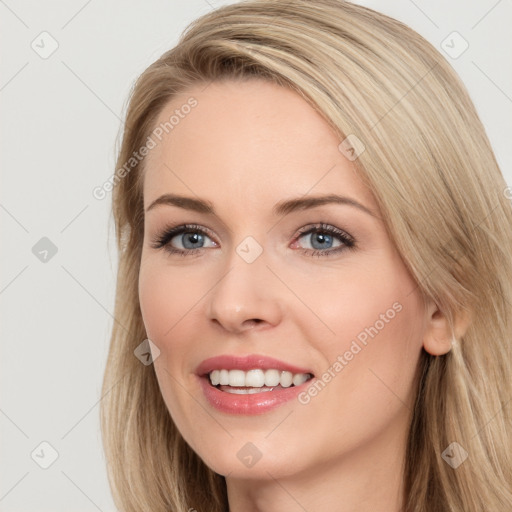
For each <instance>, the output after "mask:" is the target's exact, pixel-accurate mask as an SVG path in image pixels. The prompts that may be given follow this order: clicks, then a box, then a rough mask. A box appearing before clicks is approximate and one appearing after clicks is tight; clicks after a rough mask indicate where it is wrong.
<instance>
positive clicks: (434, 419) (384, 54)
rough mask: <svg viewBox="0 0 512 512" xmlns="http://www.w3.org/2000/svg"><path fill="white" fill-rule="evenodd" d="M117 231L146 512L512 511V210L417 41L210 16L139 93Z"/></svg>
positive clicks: (327, 21) (112, 445) (109, 395)
mask: <svg viewBox="0 0 512 512" xmlns="http://www.w3.org/2000/svg"><path fill="white" fill-rule="evenodd" d="M113 212H114V217H115V222H116V229H117V237H118V246H119V250H120V260H119V270H118V272H119V273H118V287H117V300H116V312H115V317H116V320H117V322H116V324H115V325H114V329H113V333H112V340H111V348H110V353H109V358H108V363H107V368H106V373H105V380H104V394H105V398H104V399H103V401H102V429H103V436H104V444H105V451H106V455H107V460H108V462H109V478H110V482H111V486H112V489H113V493H114V497H115V500H116V503H117V504H118V506H119V507H120V509H121V510H123V511H140V510H151V511H153V512H155V511H164V510H165V511H169V510H173V511H180V512H183V511H187V510H197V511H219V512H224V511H226V510H229V511H230V512H240V511H249V510H250V511H277V510H279V511H295V510H308V511H316V510H332V511H341V512H347V511H355V510H357V511H358V512H366V511H374V510H380V511H386V512H388V511H389V512H398V511H404V512H413V511H414V512H420V511H422V512H423V511H424V512H426V511H429V512H444V511H446V512H448V511H464V512H477V511H482V510H486V511H490V510H492V511H493V512H498V511H499V512H508V511H510V510H512V488H511V482H512V461H511V453H512V451H511V426H512V423H511V416H512V415H511V405H510V403H511V402H510V400H511V396H512V389H511V387H512V384H511V380H510V378H509V375H510V361H511V348H512V345H511V344H512V336H511V334H512V306H511V304H512V286H511V284H512V236H511V231H510V226H511V223H512V209H511V205H510V202H509V200H508V199H507V197H506V184H505V181H504V179H503V176H502V175H501V173H500V170H499V168H498V165H497V163H496V160H495V157H494V155H493V152H492V149H491V146H490V144H489V141H488V139H487V137H486V135H485V131H484V128H483V126H482V124H481V122H480V121H479V119H478V116H477V114H476V112H475V109H474V107H473V104H472V103H471V100H470V98H469V96H468V94H467V92H466V90H465V88H464V86H463V85H462V84H461V82H460V80H459V79H458V78H457V76H456V74H455V73H454V71H453V70H452V69H451V67H450V66H449V65H448V64H447V63H446V61H445V60H444V58H443V57H442V56H441V55H440V54H439V52H437V51H436V50H435V49H434V48H433V47H432V46H431V45H430V44H429V43H428V42H426V41H425V40H424V39H423V38H422V37H420V36H419V35H418V34H416V33H415V32H414V31H412V30H411V29H410V28H408V27H406V26H404V25H403V24H401V23H399V22H398V21H395V20H393V19H391V18H389V17H386V16H384V15H382V14H379V13H377V12H375V11H372V10H370V9H367V8H364V7H361V6H357V5H353V4H350V3H348V2H341V1H338V0H319V1H315V2H306V1H300V0H294V1H284V0H282V1H281V0H276V1H251V2H242V3H239V4H235V5H229V6H226V7H223V8H221V9H218V10H216V11H214V12H211V13H209V14H208V15H205V16H203V17H202V18H200V19H198V20H197V21H196V22H194V23H193V24H192V25H191V26H190V27H189V28H188V29H187V31H186V32H185V34H184V35H183V37H182V38H181V40H180V41H179V43H178V45H177V46H176V47H175V48H173V49H172V50H170V51H169V52H167V53H165V54H164V55H163V56H162V57H161V58H160V59H159V60H158V61H156V62H155V63H154V64H152V65H151V66H150V67H149V68H148V69H147V70H146V71H145V72H144V73H143V74H142V76H141V77H140V78H139V80H138V81H137V83H136V85H135V88H134V90H133V94H132V97H131V101H130V106H129V109H128V113H127V119H126V125H125V131H124V135H123V141H122V146H121V149H120V153H119V159H118V165H117V171H116V180H115V189H114V198H113ZM151 363H153V364H151Z"/></svg>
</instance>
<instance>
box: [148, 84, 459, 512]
mask: <svg viewBox="0 0 512 512" xmlns="http://www.w3.org/2000/svg"><path fill="white" fill-rule="evenodd" d="M205 87H206V86H205V84H197V85H195V86H194V87H192V88H190V89H189V90H187V91H186V92H184V93H182V94H180V95H179V96H177V97H175V98H173V100H172V101H171V102H169V103H168V105H167V106H166V107H165V109H164V110H163V111H162V113H161V115H160V117H159V120H158V121H157V124H159V123H160V122H165V121H166V120H168V119H169V117H170V116H171V115H172V113H173V112H174V111H175V109H177V108H178V109H179V108H180V106H182V105H183V104H185V103H186V102H187V100H188V98H190V97H191V96H193V97H194V98H196V99H197V101H198V104H197V106H196V107H195V108H194V109H193V110H192V111H191V112H190V114H188V115H187V116H184V118H183V119H180V122H179V124H177V125H176V126H175V127H174V129H173V130H172V131H170V132H169V134H168V135H167V136H166V137H164V138H163V139H162V142H161V143H159V144H158V145H157V146H156V147H155V148H154V149H152V150H151V152H150V154H149V155H148V158H147V161H146V170H145V177H144V208H145V209H147V208H148V206H149V205H150V204H151V203H152V202H153V201H155V200H156V199H157V198H158V197H159V196H161V195H162V194H165V193H171V192H172V193H174V194H180V195H185V196H191V197H195V198H197V197H199V198H202V199H206V200H208V201H210V202H211V203H212V204H213V206H214V208H215V211H216V212H217V216H213V215H210V214H205V213H198V212H193V211H189V210H185V209H183V208H180V207H177V206H170V205H159V206H156V207H154V208H152V209H150V210H149V211H147V212H146V214H145V234H144V248H143V253H142V261H141V268H140V280H139V293H140V305H141V310H142V314H143V319H144V324H145V327H146V330H147V334H148V337H149V338H150V339H151V340H152V341H153V342H154V343H155V345H156V346H157V347H158V348H159V350H160V355H159V357H157V358H156V360H155V362H154V368H155V371H156V375H157V378H158V382H159V385H160V389H161V392H162V395H163V398H164V400H165V403H166V405H167V407H168V409H169V411H170V414H171V416H172V419H173V420H174V422H175V424H176V425H177V427H178V429H179V430H180V432H181V434H182V435H183V437H184V439H185V440H186V441H187V443H188V444H189V445H190V446H191V447H192V448H193V449H194V450H195V452H196V453H197V454H198V455H199V456H200V457H201V459H202V460H203V461H204V462H205V463H206V464H207V465H208V466H209V467H210V468H212V469H213V470H214V471H216V472H217V473H219V474H221V475H224V476H226V482H227V488H228V496H229V506H230V511H231V512H242V511H265V512H273V511H280V512H292V511H293V512H295V511H297V512H298V511H303V510H308V511H309V512H314V511H326V510H336V511H338V512H355V511H357V512H367V511H368V512H370V511H371V512H373V511H375V510H379V511H381V512H398V510H399V508H400V503H401V495H402V491H403V489H402V486H401V477H402V471H403V458H404V453H405V442H406V436H407V429H408V426H409V422H410V414H411V406H412V402H413V399H414V395H415V376H416V365H417V363H418V358H419V356H420V353H421V351H422V350H423V349H425V350H427V351H428V352H430V353H432V354H436V355H440V354H443V353H446V352H447V351H448V350H449V349H450V339H451V337H450V336H449V334H448V328H447V323H446V319H445V318H444V317H443V315H442V314H441V312H440V311H439V310H438V309H437V308H436V306H435V304H432V303H429V302H425V301H424V300H423V298H422V297H421V296H420V292H419V289H418V287H417V286H416V283H415V282H414V280H413V279H412V277H411V275H410V274H409V273H408V271H407V269H406V267H405V266H404V263H403V261H402V259H401V257H400V255H399V254H398V252H397V250H396V248H395V246H394V244H393V242H392V240H390V238H389V236H388V234H387V231H386V229H385V221H384V220H383V219H382V218H381V216H380V212H379V210H378V208H377V204H376V202H375V199H374V197H373V196H372V194H371V193H370V191H369V190H368V189H367V188H366V187H365V186H364V185H363V183H362V181H361V180H360V179H359V178H358V176H357V174H356V171H355V169H354V165H353V163H352V162H351V161H349V160H348V159H347V158H346V157H345V156H344V155H343V154H342V153H341V152H340V151H339V149H338V145H339V144H340V142H341V141H340V140H339V139H338V137H337V136H336V135H335V134H334V133H333V132H332V131H331V129H330V128H329V126H328V125H327V123H326V122H325V120H324V119H323V118H322V117H321V116H320V115H319V114H318V113H317V112H315V110H314V109H313V108H311V106H309V105H308V104H307V103H306V102H305V101H304V100H303V99H302V98H301V97H300V96H299V95H297V94H296V93H295V92H293V91H290V90H287V89H284V88H281V87H279V86H277V85H274V84H270V83H267V82H263V81H260V80H256V79H251V80H248V81H245V82H242V83H235V82H233V81H223V82H214V83H212V84H210V85H209V86H208V87H206V88H205ZM332 193H335V194H339V195H344V196H348V197H350V198H352V199H354V200H356V201H358V202H359V203H361V204H363V205H364V206H366V207H367V208H369V209H371V210H372V211H373V212H374V214H375V215H369V214H368V213H365V212H363V211H361V210H359V209H357V208H355V207H353V206H350V205H339V204H326V205H322V206H317V207H315V208H313V209H308V210H302V211H296V212H292V213H289V214H287V215H285V216H282V217H276V216H274V215H273V213H272V207H273V206H274V205H275V204H276V203H278V202H280V201H282V200H284V199H290V198H298V197H302V196H304V195H306V196H312V195H315V196H316V195H324V194H332ZM320 222H323V223H326V224H329V225H332V226H334V227H337V228H338V229H340V230H342V231H345V232H346V233H348V234H350V235H351V236H352V237H353V238H354V239H355V241H356V248H355V249H349V248H347V247H345V249H344V250H343V251H341V252H338V253H333V255H331V256H319V257H318V256H312V255H311V254H305V253H304V252H302V250H301V249H305V250H306V251H307V250H308V249H311V247H312V245H311V244H313V243H314V240H312V239H314V235H311V234H309V235H301V236H300V238H299V237H298V236H299V235H298V233H297V231H298V230H299V229H300V228H302V227H305V226H311V225H315V224H317V223H320ZM185 223H194V224H198V225H200V226H202V227H205V228H208V229H209V230H210V232H211V236H210V235H207V236H206V237H205V238H204V247H205V248H203V249H200V250H199V251H198V249H189V255H188V256H185V257H183V256H181V255H175V254H169V253H167V252H166V251H165V249H164V248H159V249H156V248H154V247H152V243H153V242H154V240H155V239H156V238H157V237H158V236H160V235H161V233H162V231H163V230H164V229H165V227H166V226H167V225H168V224H172V225H181V224H185ZM247 236H251V237H253V238H254V239H255V240H256V241H257V242H258V244H259V245H260V246H261V248H262V249H263V252H262V254H261V255H260V256H259V257H258V258H256V260H255V261H254V262H252V263H247V262H246V261H244V260H243V259H242V258H241V257H240V256H239V255H238V254H237V252H236V248H237V246H238V245H239V244H240V243H241V242H242V241H243V240H244V239H245V238H246V237H247ZM183 239H184V237H183V235H178V236H177V237H175V238H174V239H173V245H174V247H175V248H181V247H183V246H182V245H181V244H182V243H186V241H185V242H184V240H183ZM324 243H325V242H324ZM331 244H332V245H330V244H329V243H327V245H325V248H324V249H321V250H322V251H323V252H324V253H327V252H328V251H329V250H332V249H333V248H334V247H337V246H339V245H341V244H343V242H341V241H339V239H337V238H336V237H335V236H334V238H333V241H332V243H331ZM199 245H200V244H199ZM317 247H318V246H317ZM193 251H195V254H196V255H194V254H192V252H193ZM394 303H399V304H400V305H401V311H400V312H398V313H396V315H395V316H394V318H393V319H392V320H389V322H387V323H385V327H384V328H382V329H381V330H379V332H378V334H377V335H376V336H374V337H373V338H369V339H368V343H367V345H366V346H364V348H363V349H362V350H361V351H360V352H358V353H357V355H355V356H354V357H353V359H352V360H351V361H350V362H349V363H348V364H347V365H346V366H345V367H344V368H343V370H342V371H340V372H339V373H337V374H336V376H335V377H334V378H332V379H331V381H330V382H329V383H328V384H327V385H326V386H325V387H324V388H323V389H322V390H321V392H319V393H318V394H317V396H315V397H314V398H312V399H311V401H310V402H309V403H307V404H301V403H299V402H298V401H297V400H292V401H291V402H288V403H286V404H284V405H282V406H280V407H278V408H277V409H274V410H272V411H270V412H267V413H265V414H262V415H257V416H243V415H232V414H227V413H223V412H219V411H217V410H216V409H214V408H212V407H211V406H210V405H209V403H208V402H207V400H206V399H205V397H204V395H203V393H202V390H201V388H200V386H199V384H198V381H197V378H196V376H195V368H196V367H197V365H198V364H199V363H200V362H201V361H203V360H204V359H206V358H209V357H212V356H216V355H220V354H237V355H245V354H251V353H257V354H264V355H268V356H270V357H274V358H277V359H281V360H285V361H288V362H290V363H292V364H295V365H298V366H302V367H306V368H310V369H311V371H312V373H314V375H315V376H316V377H320V376H322V374H323V373H324V372H325V371H326V370H327V369H328V368H329V367H332V365H333V363H334V362H335V361H336V360H337V357H338V356H339V355H343V354H344V353H345V352H346V351H347V350H348V349H349V348H350V345H351V343H352V341H353V340H354V339H356V337H357V335H358V334H360V333H361V332H362V331H364V329H365V327H369V326H372V325H375V323H376V321H377V320H379V318H381V317H380V315H381V314H385V312H386V311H387V310H389V309H390V308H391V307H392V305H393V304H394ZM247 442H251V443H253V444H254V445H255V446H256V447H257V449H258V450H259V452H260V453H261V459H260V460H259V461H258V462H257V463H256V464H255V465H254V466H252V467H250V468H248V467H246V466H245V465H244V464H243V463H242V462H241V461H240V460H239V458H238V457H237V453H238V451H239V450H240V449H241V448H242V447H243V446H244V445H245V444H246V443H247Z"/></svg>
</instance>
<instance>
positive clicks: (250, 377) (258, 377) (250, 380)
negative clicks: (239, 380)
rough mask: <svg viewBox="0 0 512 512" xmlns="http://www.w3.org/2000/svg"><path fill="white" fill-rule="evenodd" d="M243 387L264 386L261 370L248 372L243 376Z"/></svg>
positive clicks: (263, 376)
mask: <svg viewBox="0 0 512 512" xmlns="http://www.w3.org/2000/svg"><path fill="white" fill-rule="evenodd" d="M245 385H246V386H251V387H253V388H261V386H264V385H265V374H264V373H263V370H249V371H248V372H247V373H246V374H245Z"/></svg>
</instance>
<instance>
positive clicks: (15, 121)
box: [0, 0, 512, 512]
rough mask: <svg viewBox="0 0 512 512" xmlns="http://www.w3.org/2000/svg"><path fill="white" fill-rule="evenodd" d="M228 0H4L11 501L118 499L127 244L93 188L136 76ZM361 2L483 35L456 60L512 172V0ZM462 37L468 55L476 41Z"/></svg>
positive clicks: (80, 504) (1, 413)
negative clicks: (107, 408)
mask: <svg viewBox="0 0 512 512" xmlns="http://www.w3.org/2000/svg"><path fill="white" fill-rule="evenodd" d="M226 3H232V2H220V1H219V2H214V1H213V0H208V1H206V0H190V1H186V2H185V1H176V0H172V1H167V2H164V1H158V0H151V1H146V2H142V1H140V2H135V1H125V2H122V1H121V0H107V1H103V2H101V1H100V0H89V1H85V0H74V1H67V2H64V1H58V0H51V1H47V2H36V1H34V0H33V1H25V2H18V3H16V2H14V0H5V1H2V0H0V34H1V36H0V37H1V52H2V61H1V65H0V66H1V76H0V93H1V94H0V100H1V114H0V116H1V121H2V122H1V130H2V133H1V138H0V140H1V144H2V147H1V153H0V154H1V159H2V162H1V163H2V165H1V172H2V186H1V189H0V220H1V226H2V235H3V240H2V251H1V259H2V262H1V263H2V264H1V269H2V273H1V276H0V301H1V308H2V324H1V325H2V333H1V344H2V345H1V348H2V351H1V358H0V361H1V363H0V364H1V372H0V376H1V377H0V378H1V388H0V389H1V391H2V393H1V402H0V436H1V437H0V439H1V450H2V451H1V460H2V464H1V473H0V510H1V511H5V512H7V511H36V510H37V511H39V512H44V511H52V512H59V511H63V512H64V511H69V510H77V511H78V510H80V511H96V510H101V511H113V510H114V506H113V502H112V499H111V497H110V491H109V488H108V484H107V478H106V472H105V461H104V458H103V454H102V449H101V444H100V434H99V415H98V413H99V401H100V400H101V393H100V389H101V380H102V374H103V369H104V365H105V360H106V354H107V348H108V342H109V333H110V329H111V326H112V322H113V319H112V311H113V297H114V285H115V269H116V264H115V250H114V248H115V244H114V243H113V232H112V231H111V229H110V227H109V209H110V202H109V201H110V195H107V197H106V198H105V199H103V200H97V199H95V198H94V197H93V195H92V190H93V189H94V187H96V186H101V185H102V184H103V183H104V181H105V180H106V179H108V178H109V177H110V176H111V174H112V173H113V171H114V163H115V141H116V137H117V135H118V132H119V129H120V124H121V119H122V118H123V115H124V112H125V107H126V99H127V96H128V92H129V90H130V87H131V85H132V83H133V81H134V79H135V78H136V77H137V75H138V74H139V73H141V72H142V71H143V70H144V68H145V67H146V66H148V65H149V64H150V63H151V62H152V61H153V60H155V59H156V58H157V57H158V56H159V55H160V54H161V53H163V52H164V51H165V50H166V49H168V48H170V47H171V46H173V45H174V44H175V43H176V41H177V38H178V35H179V34H180V33H181V31H182V30H183V29H184V28H185V26H186V25H187V24H188V23H189V22H190V21H192V20H193V19H195V18H196V17H197V16H199V15H201V14H203V13H206V12H208V11H209V10H211V9H212V8H214V7H216V6H220V5H222V4H226ZM359 3H362V4H364V5H367V6H369V7H373V8H375V9H377V10H380V11H382V12H385V13H387V14H389V15H391V16H394V17H396V18H397V19H400V20H402V21H404V22H405V23H407V24H408V25H410V26H411V27H412V28H414V29H415V30H417V31H418V32H419V33H420V34H422V35H423V36H425V37H426V38H427V39H428V40H429V41H431V42H432V43H433V44H434V45H435V46H436V47H437V48H442V47H441V45H442V44H443V43H442V42H443V41H446V38H447V36H449V35H450V34H451V33H452V32H453V31H457V32H458V33H459V34H460V35H461V36H462V37H463V38H464V39H465V40H466V41H467V43H468V44H469V47H468V48H467V50H466V51H465V52H464V53H462V54H461V55H460V56H457V58H453V56H452V57H449V56H448V57H447V58H448V60H449V61H450V62H451V63H452V65H453V66H454V67H455V69H456V70H457V72H458V73H459V74H460V76H461V77H462V79H463V81H464V82H465V84H466V85H467V87H468V89H469V91H470V94H471V96H472V98H473V100H474V102H475V104H476V106H477V109H478V111H479V113H480V116H481V118H482V120H483V123H484V125H485V126H486V129H487V132H488V135H489V137H490V139H491V142H492V144H493V147H494V149H495V152H496V156H497V159H498V161H499V163H500V165H501V167H502V170H503V172H504V174H505V177H506V179H507V182H508V184H509V185H512V151H511V144H510V137H511V134H512V115H511V114H512V31H511V30H510V28H509V25H510V22H511V21H512V2H511V1H510V0H500V1H496V0H478V1H477V0H472V1H470V2H468V1H463V0H450V1H449V2H447V1H446V0H415V1H414V2H413V1H412V0H393V1H391V0H386V1H384V0H381V1H377V0H375V1H361V2H359ZM44 31H46V32H48V34H49V35H40V34H41V33H42V32H44ZM447 41H448V44H450V45H451V46H452V47H453V48H452V49H451V50H450V51H451V52H452V53H459V52H460V50H461V49H462V46H461V43H462V41H461V40H456V39H455V40H454V39H453V36H451V39H450V38H449V39H448V40H447ZM450 41H453V42H452V43H450ZM56 44H58V48H57V49H56V50H55V51H54V53H52V54H51V55H48V54H49V53H50V52H51V50H52V49H53V48H52V45H53V46H55V45H56ZM444 44H445V45H446V44H447V43H444ZM441 51H442V52H443V50H442V49H441ZM43 57H46V58H43ZM109 234H110V237H111V243H110V244H109V243H108V238H109ZM43 237H46V238H47V239H49V241H50V242H49V241H48V240H43V241H41V239H42V238H43ZM34 246H35V249H33V248H34ZM52 250H53V251H55V250H57V252H56V253H55V254H53V253H52ZM45 251H48V252H45ZM41 258H42V259H43V261H42V260H41ZM42 442H46V443H49V444H50V445H51V447H52V448H51V447H49V446H48V445H41V443H42ZM53 450H55V452H56V454H58V457H57V458H56V460H55V461H53V458H54V456H55V454H54V452H53ZM31 454H32V455H31ZM52 454H53V456H52ZM50 463H51V465H50V466H49V467H48V468H47V469H43V468H42V467H41V465H43V466H44V465H48V464H50Z"/></svg>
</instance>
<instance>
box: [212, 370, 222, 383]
mask: <svg viewBox="0 0 512 512" xmlns="http://www.w3.org/2000/svg"><path fill="white" fill-rule="evenodd" d="M210 382H211V383H212V386H216V385H217V384H219V383H220V370H213V372H211V373H210Z"/></svg>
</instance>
